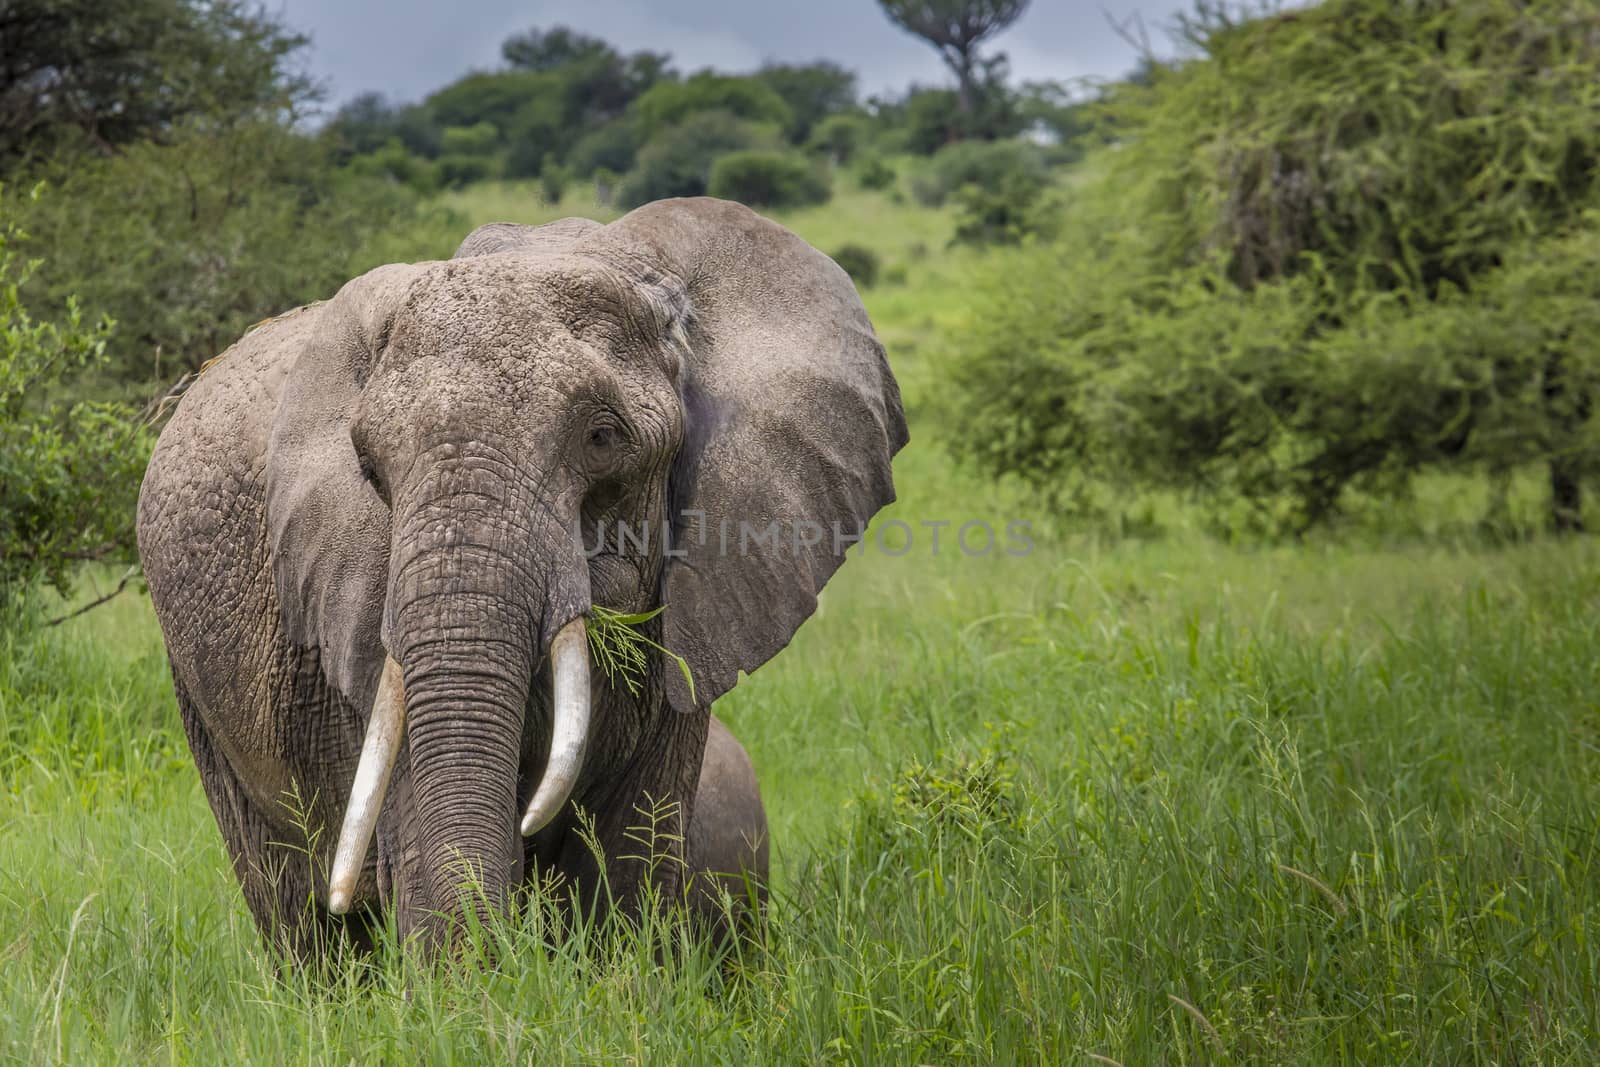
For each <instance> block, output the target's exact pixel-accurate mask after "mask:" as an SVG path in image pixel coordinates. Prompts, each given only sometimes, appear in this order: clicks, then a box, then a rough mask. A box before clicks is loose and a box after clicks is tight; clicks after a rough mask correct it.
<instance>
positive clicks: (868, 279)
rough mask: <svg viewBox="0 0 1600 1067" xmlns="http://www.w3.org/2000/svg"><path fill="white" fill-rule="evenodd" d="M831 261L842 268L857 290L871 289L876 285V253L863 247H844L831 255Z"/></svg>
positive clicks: (877, 262)
mask: <svg viewBox="0 0 1600 1067" xmlns="http://www.w3.org/2000/svg"><path fill="white" fill-rule="evenodd" d="M833 261H834V262H835V263H837V264H839V266H840V267H842V268H844V272H845V273H846V274H848V275H850V280H851V281H853V282H855V283H856V286H857V287H858V288H861V289H871V288H872V287H873V286H874V285H875V284H877V281H878V266H879V260H878V253H876V252H874V251H873V250H872V249H870V248H867V247H866V246H865V245H854V244H852V245H845V246H843V247H842V248H840V249H839V250H838V251H837V252H835V253H834V254H833Z"/></svg>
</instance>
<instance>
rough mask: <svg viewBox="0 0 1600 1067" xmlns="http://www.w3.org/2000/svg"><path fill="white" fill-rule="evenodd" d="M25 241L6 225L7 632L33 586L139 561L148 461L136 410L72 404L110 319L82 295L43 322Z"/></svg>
mask: <svg viewBox="0 0 1600 1067" xmlns="http://www.w3.org/2000/svg"><path fill="white" fill-rule="evenodd" d="M39 195H40V190H39V189H38V188H35V189H34V190H33V192H32V193H31V194H30V199H33V200H37V199H38V198H39ZM26 236H27V235H26V234H25V233H23V231H22V230H21V229H20V228H19V227H18V226H17V224H16V222H15V221H14V220H13V219H12V218H10V217H5V218H0V631H3V630H4V628H5V627H4V624H5V623H7V622H10V621H13V620H14V618H15V617H16V615H17V612H18V610H19V607H20V601H21V598H22V596H23V594H24V593H26V592H27V591H28V590H29V589H30V587H31V586H32V585H33V584H34V583H35V582H37V581H40V580H43V581H45V582H48V583H49V584H50V585H52V586H53V587H54V588H55V589H57V590H58V591H60V592H62V593H66V592H67V591H68V590H69V588H70V585H71V579H72V577H73V571H74V568H75V567H76V566H77V561H79V560H82V559H85V558H95V559H105V558H122V559H129V558H131V557H132V556H133V554H134V543H133V511H134V498H135V496H136V494H137V492H138V485H139V474H140V472H141V471H142V470H143V469H144V463H145V460H146V459H147V458H148V456H149V441H148V439H147V438H146V436H145V432H144V429H143V427H142V426H141V425H140V422H139V420H138V419H137V418H136V417H135V413H134V412H133V411H131V410H129V409H127V408H124V407H121V406H118V405H115V404H91V403H83V402H79V403H71V404H69V403H67V402H66V401H65V400H63V398H62V397H63V394H64V393H66V392H67V391H69V390H70V389H71V387H72V386H73V384H74V380H75V379H76V378H78V377H79V376H80V375H82V374H83V373H84V372H85V371H86V370H90V369H92V368H93V367H95V366H96V365H97V364H99V363H102V362H104V360H105V347H106V338H107V336H108V335H109V334H110V332H111V325H112V324H111V322H110V320H109V319H101V320H100V321H99V322H97V323H91V322H89V321H86V320H85V318H84V315H83V312H82V311H81V310H80V308H79V305H78V302H77V300H76V299H75V298H73V297H68V298H67V299H66V300H65V302H64V303H63V305H62V310H61V312H60V318H59V320H56V319H53V318H44V319H40V318H36V317H35V314H34V313H33V312H31V311H30V310H29V308H28V306H27V303H26V302H25V300H24V296H23V291H24V287H25V286H26V285H27V283H28V279H29V277H30V275H32V273H33V272H34V270H35V269H36V268H37V266H38V262H37V261H32V260H27V259H24V258H22V252H21V250H20V247H19V246H20V245H21V244H22V243H23V242H24V240H25V239H26Z"/></svg>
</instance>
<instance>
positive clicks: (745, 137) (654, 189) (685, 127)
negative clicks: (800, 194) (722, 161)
mask: <svg viewBox="0 0 1600 1067" xmlns="http://www.w3.org/2000/svg"><path fill="white" fill-rule="evenodd" d="M777 144H778V139H777V137H776V136H775V135H773V134H771V133H769V132H767V131H764V130H762V129H761V128H760V127H757V126H754V125H752V124H751V123H748V122H745V121H744V120H742V119H739V118H736V117H735V116H733V115H731V114H729V113H728V112H725V111H703V112H698V113H696V114H693V115H691V116H689V118H687V119H685V120H684V121H683V122H681V123H679V124H677V125H676V126H672V127H669V128H668V129H666V130H663V131H662V132H661V133H659V134H658V135H657V136H655V137H654V138H652V139H651V141H650V143H649V144H647V145H645V146H644V148H643V149H641V150H640V152H639V161H638V164H637V165H636V166H635V167H634V170H633V173H631V174H629V175H628V176H627V178H626V179H625V180H624V181H623V183H622V186H621V188H620V189H618V191H617V200H618V202H619V203H620V204H621V205H622V206H623V207H629V208H632V207H638V206H639V205H640V204H647V203H649V202H650V201H652V200H660V199H663V198H664V197H670V196H703V195H705V193H706V190H707V188H708V187H709V186H710V183H711V170H712V167H714V166H715V165H716V162H717V160H718V159H719V158H721V157H722V156H724V155H726V154H728V153H730V152H739V151H744V150H746V149H756V148H768V149H775V148H776V147H777Z"/></svg>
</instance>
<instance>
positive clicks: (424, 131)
mask: <svg viewBox="0 0 1600 1067" xmlns="http://www.w3.org/2000/svg"><path fill="white" fill-rule="evenodd" d="M321 135H322V137H323V138H324V139H325V140H327V141H328V142H329V144H330V147H331V150H332V158H333V159H334V161H335V162H338V163H348V162H350V161H351V160H352V159H360V158H361V157H364V156H367V155H369V154H372V153H389V154H392V153H393V148H392V146H394V145H399V146H400V148H401V150H403V151H406V152H409V153H411V154H412V155H415V156H417V157H419V158H420V159H423V160H428V159H433V158H434V157H436V156H437V155H438V154H439V152H440V149H441V144H440V141H441V137H442V133H441V131H440V129H439V127H438V126H437V125H436V124H435V123H434V121H433V119H432V118H431V117H430V116H429V115H428V113H427V111H426V110H425V109H423V108H422V107H419V106H407V107H396V106H394V105H391V104H390V103H389V102H388V101H387V100H385V99H384V97H383V94H382V93H362V94H361V95H359V96H357V97H355V98H354V99H352V100H350V101H349V102H348V103H346V104H345V105H344V106H342V107H341V108H339V110H338V111H336V112H334V114H333V117H332V118H330V119H329V120H328V124H327V125H326V126H324V127H323V129H322V134H321Z"/></svg>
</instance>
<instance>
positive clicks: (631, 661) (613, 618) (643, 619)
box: [585, 604, 694, 701]
mask: <svg viewBox="0 0 1600 1067" xmlns="http://www.w3.org/2000/svg"><path fill="white" fill-rule="evenodd" d="M665 610H666V605H665V604H663V605H662V606H661V607H659V608H656V609H655V610H654V611H644V612H636V613H630V612H623V611H617V610H616V609H615V608H607V607H602V606H600V605H599V604H596V605H593V606H592V607H590V608H589V614H588V616H587V626H586V628H585V633H586V634H587V636H588V642H589V654H590V655H591V656H592V657H593V659H594V662H595V664H596V665H597V666H598V667H599V668H600V671H601V673H602V674H604V675H605V676H606V680H607V681H608V682H610V683H611V684H612V685H613V686H615V685H619V684H620V685H621V686H623V688H625V689H627V691H628V692H629V693H631V694H632V695H634V696H638V695H639V693H640V692H641V690H642V687H643V686H644V681H645V678H646V677H648V675H649V673H650V653H652V652H657V653H660V654H661V655H662V656H665V657H666V658H667V659H670V660H672V662H673V663H674V664H676V665H677V668H678V671H679V672H680V673H681V674H682V675H683V681H684V684H685V685H686V686H688V687H689V699H690V701H693V700H694V675H693V674H692V673H690V670H689V661H688V660H686V659H684V658H683V657H682V656H680V655H678V654H677V653H676V652H672V651H669V650H668V649H666V648H665V647H663V646H662V645H661V644H659V643H658V642H657V641H656V640H655V639H654V638H652V637H651V636H650V635H649V634H648V633H646V632H645V631H646V625H647V624H648V623H649V622H650V621H651V620H652V619H654V618H655V617H656V616H658V615H660V614H661V613H662V612H663V611H665Z"/></svg>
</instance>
